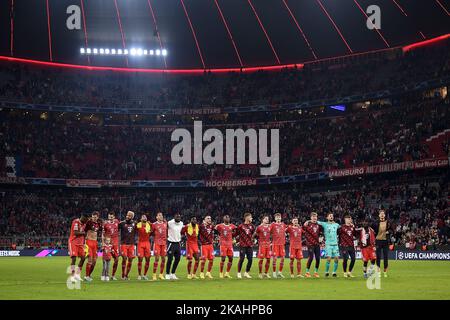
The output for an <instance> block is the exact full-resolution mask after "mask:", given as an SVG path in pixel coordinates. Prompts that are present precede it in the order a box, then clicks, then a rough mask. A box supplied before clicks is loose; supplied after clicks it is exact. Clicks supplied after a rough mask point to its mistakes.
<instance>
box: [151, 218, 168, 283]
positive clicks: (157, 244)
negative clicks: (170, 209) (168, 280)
mask: <svg viewBox="0 0 450 320" xmlns="http://www.w3.org/2000/svg"><path fill="white" fill-rule="evenodd" d="M152 230H153V231H152V234H153V254H154V255H155V262H153V280H156V270H157V269H158V263H159V259H160V258H161V264H160V266H159V279H161V280H164V279H165V278H164V266H165V265H166V250H167V221H164V215H163V214H162V212H158V213H157V214H156V222H154V223H152Z"/></svg>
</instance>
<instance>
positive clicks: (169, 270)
mask: <svg viewBox="0 0 450 320" xmlns="http://www.w3.org/2000/svg"><path fill="white" fill-rule="evenodd" d="M167 227H168V231H167V233H168V235H167V241H168V245H167V257H168V260H167V265H166V280H178V278H177V276H176V275H175V272H176V271H177V267H178V263H179V262H180V258H181V229H183V222H182V221H181V215H180V214H179V213H176V214H175V216H174V218H173V219H172V220H170V221H169V222H168V223H167ZM172 261H173V265H172Z"/></svg>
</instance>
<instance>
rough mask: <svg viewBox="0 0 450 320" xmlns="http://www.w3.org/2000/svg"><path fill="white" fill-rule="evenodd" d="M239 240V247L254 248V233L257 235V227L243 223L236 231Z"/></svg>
mask: <svg viewBox="0 0 450 320" xmlns="http://www.w3.org/2000/svg"><path fill="white" fill-rule="evenodd" d="M236 233H237V237H238V239H239V247H241V248H246V247H247V248H248V247H253V238H252V237H253V233H255V226H254V225H252V224H251V223H249V224H245V223H241V224H240V225H239V227H237V230H236Z"/></svg>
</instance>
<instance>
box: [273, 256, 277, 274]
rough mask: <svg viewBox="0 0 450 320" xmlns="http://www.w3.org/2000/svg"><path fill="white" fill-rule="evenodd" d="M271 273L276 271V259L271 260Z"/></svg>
mask: <svg viewBox="0 0 450 320" xmlns="http://www.w3.org/2000/svg"><path fill="white" fill-rule="evenodd" d="M272 271H273V272H275V271H277V259H276V258H273V260H272Z"/></svg>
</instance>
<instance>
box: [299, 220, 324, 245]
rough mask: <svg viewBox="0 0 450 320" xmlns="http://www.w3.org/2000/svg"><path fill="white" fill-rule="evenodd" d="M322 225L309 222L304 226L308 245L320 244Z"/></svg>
mask: <svg viewBox="0 0 450 320" xmlns="http://www.w3.org/2000/svg"><path fill="white" fill-rule="evenodd" d="M321 228H322V227H321V226H320V225H319V224H317V223H312V222H311V223H308V225H307V226H303V231H304V232H305V240H306V245H307V246H308V247H312V246H318V245H320V241H319V236H320V229H321Z"/></svg>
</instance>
